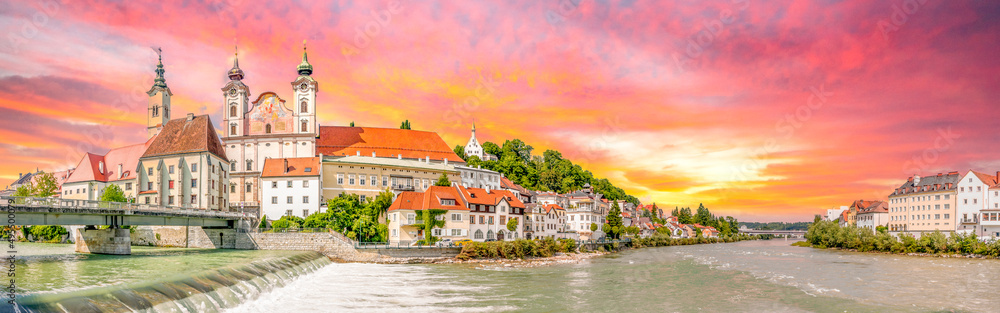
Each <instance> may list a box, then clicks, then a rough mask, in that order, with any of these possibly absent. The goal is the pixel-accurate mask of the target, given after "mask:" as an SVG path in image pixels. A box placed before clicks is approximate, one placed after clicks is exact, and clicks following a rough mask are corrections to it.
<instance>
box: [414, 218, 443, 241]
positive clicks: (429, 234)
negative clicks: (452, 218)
mask: <svg viewBox="0 0 1000 313" xmlns="http://www.w3.org/2000/svg"><path fill="white" fill-rule="evenodd" d="M447 212H448V211H447V210H441V209H427V210H420V211H417V218H418V219H420V220H422V221H423V224H417V225H414V226H416V227H417V229H418V230H420V231H422V232H423V235H424V240H423V243H425V244H428V245H433V244H434V243H436V242H437V241H438V238H437V237H435V236H434V232H433V230H434V228H442V227H444V219H441V220H438V219H437V217H438V216H440V215H443V214H445V213H447Z"/></svg>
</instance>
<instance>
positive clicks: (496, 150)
mask: <svg viewBox="0 0 1000 313" xmlns="http://www.w3.org/2000/svg"><path fill="white" fill-rule="evenodd" d="M483 152H484V153H489V154H492V155H495V156H497V157H498V158H499V157H500V156H502V155H503V150H501V149H500V146H498V145H497V144H495V143H492V142H489V141H487V142H484V143H483Z"/></svg>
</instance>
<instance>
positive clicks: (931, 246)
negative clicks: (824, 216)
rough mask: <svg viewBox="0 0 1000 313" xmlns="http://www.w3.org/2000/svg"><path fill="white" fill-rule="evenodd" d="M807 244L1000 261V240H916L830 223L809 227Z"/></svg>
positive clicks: (926, 237)
mask: <svg viewBox="0 0 1000 313" xmlns="http://www.w3.org/2000/svg"><path fill="white" fill-rule="evenodd" d="M805 237H806V241H807V242H808V243H809V245H810V246H811V247H815V248H821V249H823V248H837V249H841V250H848V251H857V252H875V253H884V254H899V255H913V256H937V255H948V256H947V257H953V255H959V256H961V257H963V258H969V257H970V256H971V257H972V258H990V259H996V258H998V257H1000V240H991V241H983V240H980V239H979V238H977V237H976V236H975V235H973V234H956V233H949V234H947V235H946V234H944V233H941V232H939V231H935V232H933V233H926V234H923V235H921V236H920V238H916V237H914V236H913V235H910V234H907V233H901V234H899V235H892V234H889V233H888V232H885V231H884V230H883V231H877V232H872V231H871V230H870V229H861V228H858V227H854V226H847V227H841V226H840V225H839V224H837V223H834V222H830V221H818V222H816V223H813V224H812V225H811V226H809V230H808V231H807V232H806V236H805Z"/></svg>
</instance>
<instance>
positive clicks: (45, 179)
mask: <svg viewBox="0 0 1000 313" xmlns="http://www.w3.org/2000/svg"><path fill="white" fill-rule="evenodd" d="M35 181H36V182H37V184H35V187H34V192H33V194H34V196H35V197H39V198H47V197H51V196H54V195H55V194H56V189H57V188H58V187H59V186H58V185H57V184H56V177H55V176H54V175H52V173H45V172H43V173H42V174H40V175H38V176H35Z"/></svg>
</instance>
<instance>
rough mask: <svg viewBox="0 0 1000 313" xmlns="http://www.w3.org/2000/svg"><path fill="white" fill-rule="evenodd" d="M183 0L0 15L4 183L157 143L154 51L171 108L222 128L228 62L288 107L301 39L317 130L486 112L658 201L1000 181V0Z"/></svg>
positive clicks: (740, 205)
mask: <svg viewBox="0 0 1000 313" xmlns="http://www.w3.org/2000/svg"><path fill="white" fill-rule="evenodd" d="M921 2H922V3H921ZM176 3H180V4H175V1H128V2H100V1H72V2H69V1H65V2H60V1H4V2H0V29H2V30H3V34H5V35H4V36H2V37H0V160H2V161H0V186H6V185H8V184H9V183H10V182H11V181H13V180H14V179H16V178H17V177H18V174H19V173H24V172H29V171H34V170H35V168H39V169H42V170H48V171H57V170H65V169H66V168H68V167H72V166H75V165H76V164H77V163H78V162H79V160H80V158H81V157H82V156H83V154H84V153H85V152H92V153H98V154H103V153H105V152H107V150H108V149H110V148H112V147H119V146H123V145H128V144H133V143H139V142H142V141H144V140H145V138H146V131H145V112H146V111H145V110H146V101H147V100H146V95H145V91H147V90H149V88H150V87H151V85H152V83H153V78H154V75H155V74H154V72H153V70H154V68H155V66H156V62H157V54H156V52H155V51H154V48H162V51H163V52H162V55H163V63H164V66H165V69H166V75H165V76H166V81H167V85H168V86H169V87H170V89H171V91H172V92H173V98H172V105H173V108H172V109H173V113H172V114H173V117H175V118H176V117H181V116H184V115H186V114H187V113H195V114H209V115H210V116H211V118H212V120H213V121H214V122H215V123H216V124H217V125H216V127H219V125H221V124H219V122H220V121H221V117H222V115H221V114H222V110H223V102H222V92H221V88H222V87H223V86H224V85H225V83H226V82H227V80H228V78H227V77H226V72H227V71H228V70H229V69H230V68H231V67H232V63H233V58H234V52H236V51H238V53H239V60H240V67H241V68H242V69H243V70H244V72H245V73H246V78H245V79H244V82H245V83H246V84H247V85H248V86H249V87H250V90H251V93H252V96H251V98H252V99H255V97H256V95H259V94H260V93H263V92H266V91H274V92H277V93H278V95H279V96H281V97H285V98H290V97H291V94H292V89H291V88H292V87H291V85H290V83H291V81H292V80H294V79H295V78H296V77H297V73H296V70H295V68H296V66H297V65H298V64H299V62H300V61H301V55H302V47H303V41H304V40H305V41H306V42H307V47H308V53H309V61H310V63H312V65H313V67H314V69H315V70H314V73H313V77H314V78H315V79H316V80H317V81H318V82H319V94H318V103H319V108H318V110H319V113H318V114H319V121H320V124H321V125H347V124H349V123H350V122H352V121H353V122H355V124H356V125H358V126H370V127H398V125H399V124H400V122H401V121H403V120H407V119H408V120H410V122H411V124H412V127H413V129H419V130H428V131H434V132H437V133H438V134H440V135H441V137H442V138H443V139H444V140H445V141H446V142H447V143H448V144H449V145H450V146H454V145H459V144H460V145H463V146H464V145H465V143H466V142H467V141H468V138H469V130H470V128H471V124H472V122H473V121H475V123H476V126H477V136H478V137H479V139H480V141H493V142H496V143H502V142H503V141H504V140H507V139H514V138H519V139H522V140H524V141H525V142H527V143H528V144H530V145H532V146H533V147H534V148H535V152H536V154H541V152H542V151H544V150H546V149H555V150H559V151H561V152H562V153H563V155H564V156H565V157H567V158H569V159H571V160H572V161H573V162H575V163H578V164H581V165H582V166H583V167H584V168H586V169H589V170H590V171H592V172H593V173H594V174H595V175H596V176H598V177H606V178H608V179H610V180H611V181H612V182H613V183H614V184H616V185H617V186H620V187H622V188H624V189H625V190H626V191H627V192H628V193H629V194H632V195H635V196H636V197H638V198H639V199H640V200H642V201H643V202H644V203H651V202H655V203H657V204H658V205H659V206H660V207H666V208H673V207H675V206H681V207H685V206H690V207H697V206H698V204H699V203H704V204H705V206H707V207H709V208H710V209H711V210H712V211H713V212H714V213H716V214H721V215H733V216H736V217H737V218H739V219H740V220H741V221H807V220H811V219H812V216H813V215H814V214H819V213H825V209H829V208H835V207H839V206H842V205H849V204H850V203H851V201H853V200H857V199H866V200H869V199H871V200H884V199H886V198H887V196H888V194H889V192H890V191H891V190H893V189H894V188H895V187H897V186H898V185H900V184H902V183H903V182H904V181H905V180H906V178H907V177H909V176H913V175H935V174H937V173H940V172H949V171H962V172H964V171H968V170H970V169H972V170H977V171H981V172H986V173H994V172H997V171H1000V158H998V157H997V155H998V154H997V152H998V150H1000V135H998V132H997V125H998V122H1000V113H998V110H997V109H998V106H997V104H996V101H997V100H996V99H1000V75H998V74H997V73H1000V71H998V70H1000V58H998V57H997V55H998V53H1000V3H998V2H994V1H938V0H927V1H916V0H907V1H897V0H889V1H865V0H843V1H832V0H831V1H766V2H765V1H758V0H704V1H701V0H699V1H676V2H675V1H595V0H528V1H475V2H474V1H398V2H397V1H381V0H373V1H338V2H331V3H319V2H316V3H310V2H307V1H303V2H280V3H257V2H252V1H246V0H220V1H208V2H203V1H183V3H181V2H176ZM237 46H238V48H237ZM990 99H993V100H990Z"/></svg>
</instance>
